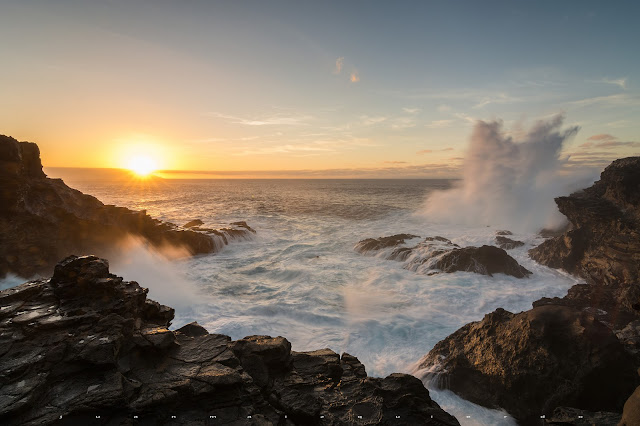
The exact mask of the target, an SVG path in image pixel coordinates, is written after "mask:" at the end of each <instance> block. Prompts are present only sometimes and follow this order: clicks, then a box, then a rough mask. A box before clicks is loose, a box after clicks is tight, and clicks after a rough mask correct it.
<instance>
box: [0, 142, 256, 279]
mask: <svg viewBox="0 0 640 426" xmlns="http://www.w3.org/2000/svg"><path fill="white" fill-rule="evenodd" d="M242 223H243V224H244V225H231V226H230V227H228V228H225V229H221V230H212V232H211V233H210V235H207V233H206V232H197V231H195V230H186V229H179V228H178V227H176V226H175V225H173V224H170V223H164V222H161V221H159V220H157V219H153V218H152V217H150V216H149V215H147V214H146V212H145V211H133V210H129V209H127V208H124V207H116V206H112V205H105V204H103V203H102V202H100V201H99V200H98V199H96V198H95V197H92V196H90V195H86V194H83V193H81V192H80V191H77V190H75V189H72V188H69V187H68V186H67V185H65V183H64V182H63V181H62V180H61V179H50V178H48V177H46V175H45V174H44V173H43V171H42V164H41V162H40V151H39V149H38V146H37V145H36V144H34V143H31V142H18V141H17V140H16V139H14V138H12V137H9V136H4V135H0V234H1V235H2V239H1V240H0V277H4V276H5V275H6V274H7V273H13V274H16V275H20V276H23V277H30V276H34V275H36V274H43V275H46V274H50V273H51V272H52V271H53V267H54V265H55V264H56V262H57V261H58V260H60V259H61V258H64V257H66V256H68V255H70V254H72V253H78V252H79V253H95V254H98V255H102V256H111V255H113V254H114V253H115V252H117V251H118V250H119V249H121V247H120V245H121V244H123V242H124V241H126V240H127V239H128V238H130V237H132V236H133V237H139V238H142V239H143V240H144V241H145V242H147V243H148V244H150V245H151V246H153V247H156V248H158V249H163V248H165V247H178V248H181V249H184V250H185V251H186V253H187V254H204V253H213V252H217V251H219V250H220V249H221V248H222V247H223V246H224V245H226V244H228V243H229V241H230V240H233V239H235V238H248V236H249V235H251V234H252V233H255V231H253V230H252V229H250V228H249V227H248V225H247V224H246V223H244V222H242Z"/></svg>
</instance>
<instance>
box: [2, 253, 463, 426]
mask: <svg viewBox="0 0 640 426" xmlns="http://www.w3.org/2000/svg"><path fill="white" fill-rule="evenodd" d="M146 294H147V291H146V289H142V288H140V286H139V285H138V284H137V283H136V282H134V281H129V282H128V281H124V280H123V279H122V278H120V277H116V276H115V275H112V274H110V273H109V270H108V263H107V261H106V260H103V259H100V258H97V257H95V256H80V257H79V256H70V257H68V258H66V259H65V260H63V261H62V262H60V263H59V264H58V265H57V266H56V268H55V274H54V277H53V278H51V279H48V280H47V279H41V280H37V281H33V282H29V283H25V284H22V285H20V286H17V287H15V288H11V289H7V290H3V291H2V292H0V377H1V378H2V380H1V381H0V395H2V396H3V397H2V398H0V424H3V425H8V426H12V425H27V426H29V425H41V424H53V423H55V422H59V421H60V416H62V423H63V424H64V423H69V424H93V423H95V422H96V416H98V415H99V416H101V417H102V419H107V420H108V422H109V424H131V421H132V416H133V415H138V416H139V421H140V422H143V423H144V424H168V423H171V424H178V425H182V424H183V425H193V424H206V422H208V421H210V416H215V419H216V422H220V423H221V424H247V422H248V420H247V419H249V418H250V419H251V420H250V423H251V424H261V425H291V424H354V423H358V424H398V425H411V424H434V425H435V424H438V425H457V424H458V422H457V421H456V420H455V418H453V417H452V416H450V415H448V414H447V413H445V412H444V411H442V409H440V407H439V406H438V405H437V404H436V403H435V402H433V401H432V400H431V399H430V397H429V392H428V391H427V390H426V389H425V388H424V386H423V385H422V383H421V382H420V381H419V380H418V379H416V378H414V377H412V376H408V375H403V374H401V375H397V374H394V375H391V376H389V377H387V378H385V379H377V378H370V377H367V374H366V371H365V368H364V366H363V365H362V364H361V363H360V362H359V361H358V359H357V358H356V357H354V356H351V355H349V354H343V356H342V357H340V356H339V355H338V354H336V353H334V352H333V351H331V350H329V349H322V350H318V351H311V352H292V351H291V344H290V343H289V342H288V341H287V339H285V338H283V337H270V336H249V337H246V338H244V339H240V340H238V341H232V340H231V338H230V337H229V336H224V335H220V334H209V333H208V332H207V331H206V330H205V329H204V328H203V327H201V326H200V325H198V324H197V323H190V324H187V325H185V326H183V327H181V328H180V329H179V330H176V331H171V330H169V329H168V326H169V324H170V322H171V320H172V319H173V309H171V308H169V307H166V306H163V305H160V304H158V303H157V302H154V301H151V300H148V299H147V298H146ZM171 416H176V417H177V418H175V419H172V418H171ZM249 416H250V417H249ZM321 416H324V418H321ZM396 416H401V418H400V419H397V418H396ZM432 416H433V417H432Z"/></svg>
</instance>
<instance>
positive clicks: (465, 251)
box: [355, 234, 531, 278]
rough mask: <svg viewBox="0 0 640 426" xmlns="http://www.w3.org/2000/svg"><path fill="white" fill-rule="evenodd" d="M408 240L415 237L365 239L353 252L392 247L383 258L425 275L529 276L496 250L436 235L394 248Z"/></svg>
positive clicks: (395, 236)
mask: <svg viewBox="0 0 640 426" xmlns="http://www.w3.org/2000/svg"><path fill="white" fill-rule="evenodd" d="M409 238H416V237H415V236H414V235H409V234H398V235H392V236H390V237H382V238H378V239H373V238H368V239H366V240H362V241H360V242H359V243H358V244H356V247H355V249H356V251H359V252H361V253H364V254H376V253H375V252H376V251H380V250H384V249H388V248H389V247H394V248H393V249H392V250H390V251H388V252H387V253H386V256H385V258H386V259H388V260H396V261H400V262H405V264H404V268H405V269H409V270H410V271H414V272H417V273H419V274H425V275H433V274H437V273H440V272H447V273H452V272H458V271H465V272H475V273H477V274H482V275H489V276H493V274H495V273H504V274H507V275H511V276H514V277H516V278H525V277H527V276H529V275H530V274H531V272H530V271H528V270H527V269H525V268H524V267H523V266H521V265H520V264H518V262H517V261H516V260H515V259H513V258H512V257H511V256H509V255H508V254H507V252H506V251H504V250H503V249H501V248H498V247H494V246H486V245H485V246H482V247H460V246H459V245H457V244H454V243H452V242H451V241H450V240H448V239H447V238H444V237H440V236H436V237H426V238H425V239H424V240H423V241H421V242H420V243H418V244H417V245H415V246H413V247H398V245H401V244H404V242H405V240H407V239H409Z"/></svg>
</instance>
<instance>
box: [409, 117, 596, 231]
mask: <svg viewBox="0 0 640 426" xmlns="http://www.w3.org/2000/svg"><path fill="white" fill-rule="evenodd" d="M563 119H564V117H563V116H562V115H557V116H555V117H554V118H552V119H550V120H548V121H539V122H538V123H536V124H535V125H534V126H533V127H532V128H531V129H530V130H529V131H528V132H524V135H523V136H521V137H520V138H519V139H514V137H513V136H510V135H509V134H508V133H507V132H505V131H504V130H503V126H502V122H501V121H493V122H484V121H478V122H477V123H476V125H475V127H474V130H473V133H472V135H471V139H470V143H469V147H468V149H467V152H466V155H465V160H464V166H463V179H462V181H461V182H459V183H458V184H457V185H456V186H455V187H454V188H451V189H449V190H444V191H434V192H433V193H431V194H430V195H429V196H428V198H427V201H426V203H425V206H424V208H423V209H422V210H421V212H420V214H422V215H424V216H426V217H427V218H428V220H429V221H430V222H432V221H437V222H442V223H451V224H466V225H477V226H498V225H499V226H503V227H505V228H509V229H511V230H516V231H521V232H536V231H539V230H540V229H542V228H545V227H547V228H558V227H560V226H562V225H563V224H564V223H565V220H566V219H565V218H564V217H563V216H562V215H561V214H560V212H559V211H558V209H557V207H556V205H555V203H554V200H553V199H554V197H556V196H559V195H564V194H568V193H570V192H572V191H574V190H577V189H578V188H581V187H584V186H585V184H588V183H589V181H593V176H588V177H584V176H581V177H580V178H578V179H577V178H576V176H575V175H567V174H566V173H564V172H563V170H562V169H563V166H565V164H566V163H567V161H568V160H567V159H566V158H563V157H562V156H561V150H562V148H563V145H564V144H565V143H566V142H567V141H568V140H570V139H571V138H572V137H573V136H574V135H575V134H576V133H577V132H578V127H570V128H568V129H562V124H563Z"/></svg>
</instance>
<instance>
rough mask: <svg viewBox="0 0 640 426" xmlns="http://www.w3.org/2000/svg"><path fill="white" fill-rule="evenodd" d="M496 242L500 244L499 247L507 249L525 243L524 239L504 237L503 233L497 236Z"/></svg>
mask: <svg viewBox="0 0 640 426" xmlns="http://www.w3.org/2000/svg"><path fill="white" fill-rule="evenodd" d="M496 244H498V247H500V248H501V249H505V250H512V249H514V248H518V247H522V246H523V245H524V243H523V242H522V241H517V240H512V239H511V238H507V237H503V236H501V235H498V236H496Z"/></svg>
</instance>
